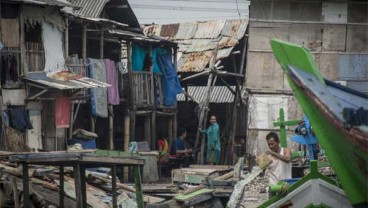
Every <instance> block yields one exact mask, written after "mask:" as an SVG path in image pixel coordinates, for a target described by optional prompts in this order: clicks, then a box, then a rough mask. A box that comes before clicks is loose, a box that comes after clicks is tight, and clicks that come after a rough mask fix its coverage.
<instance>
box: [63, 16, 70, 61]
mask: <svg viewBox="0 0 368 208" xmlns="http://www.w3.org/2000/svg"><path fill="white" fill-rule="evenodd" d="M64 40H65V42H64V53H65V58H68V57H69V18H68V17H65V31H64Z"/></svg>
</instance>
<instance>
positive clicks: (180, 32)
mask: <svg viewBox="0 0 368 208" xmlns="http://www.w3.org/2000/svg"><path fill="white" fill-rule="evenodd" d="M247 26H248V19H236V20H212V21H205V22H186V23H179V24H168V25H150V26H147V27H146V28H145V29H144V33H145V34H146V35H160V36H162V37H163V38H166V39H168V40H175V41H176V42H177V43H179V52H181V53H182V55H181V56H180V57H179V56H178V72H200V71H203V70H204V69H205V67H206V65H207V64H208V62H209V60H210V59H211V57H212V56H213V51H214V50H215V48H216V45H218V48H219V50H218V54H217V59H218V60H219V59H224V58H226V57H228V56H229V55H230V54H231V52H232V50H233V49H234V47H235V46H236V45H238V44H239V40H240V39H241V38H243V37H244V35H245V32H246V30H247Z"/></svg>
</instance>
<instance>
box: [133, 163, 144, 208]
mask: <svg viewBox="0 0 368 208" xmlns="http://www.w3.org/2000/svg"><path fill="white" fill-rule="evenodd" d="M134 183H135V190H136V191H135V194H136V198H137V205H138V208H143V207H144V203H143V193H142V186H141V171H140V167H139V166H138V165H135V166H134Z"/></svg>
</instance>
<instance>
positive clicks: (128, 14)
mask: <svg viewBox="0 0 368 208" xmlns="http://www.w3.org/2000/svg"><path fill="white" fill-rule="evenodd" d="M69 1H70V3H72V4H73V5H74V6H76V7H79V9H78V10H74V12H73V13H74V14H75V15H77V16H83V17H91V18H100V17H103V16H102V15H101V13H102V11H103V9H104V8H105V6H106V10H105V11H106V14H105V16H106V17H108V19H109V20H113V21H116V22H120V23H123V24H127V25H129V26H130V27H133V28H140V25H139V22H138V19H137V17H136V16H135V14H134V12H133V10H132V8H131V7H130V5H129V3H128V1H127V0H69Z"/></svg>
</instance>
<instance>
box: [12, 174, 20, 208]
mask: <svg viewBox="0 0 368 208" xmlns="http://www.w3.org/2000/svg"><path fill="white" fill-rule="evenodd" d="M11 181H12V187H13V200H14V208H20V205H19V202H20V201H19V194H18V185H17V178H16V177H11Z"/></svg>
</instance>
